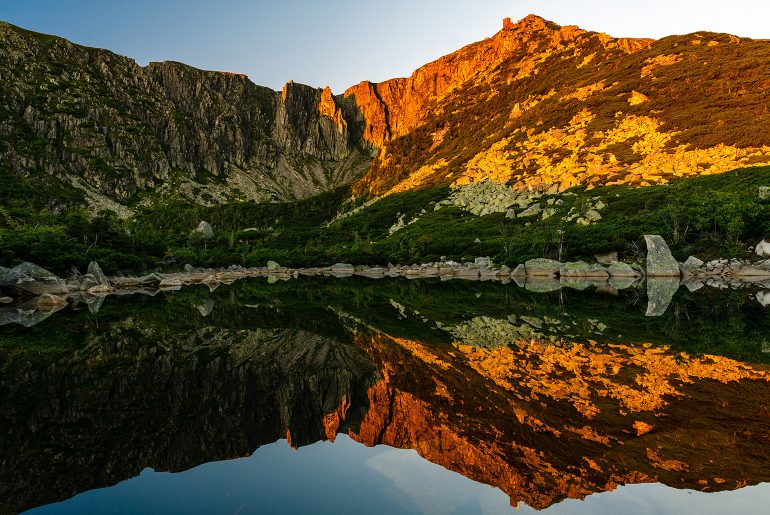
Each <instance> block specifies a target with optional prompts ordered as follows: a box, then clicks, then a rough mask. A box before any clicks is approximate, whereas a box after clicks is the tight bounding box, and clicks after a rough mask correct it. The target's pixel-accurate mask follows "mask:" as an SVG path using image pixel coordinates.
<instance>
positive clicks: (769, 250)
mask: <svg viewBox="0 0 770 515" xmlns="http://www.w3.org/2000/svg"><path fill="white" fill-rule="evenodd" d="M754 252H756V254H757V256H759V257H770V243H768V242H766V241H765V240H762V241H760V242H759V243H757V247H756V248H755V249H754Z"/></svg>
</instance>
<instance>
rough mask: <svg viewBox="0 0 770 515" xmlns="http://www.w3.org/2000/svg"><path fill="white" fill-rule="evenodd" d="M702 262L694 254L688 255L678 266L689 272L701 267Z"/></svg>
mask: <svg viewBox="0 0 770 515" xmlns="http://www.w3.org/2000/svg"><path fill="white" fill-rule="evenodd" d="M704 264H705V263H704V262H703V261H701V260H700V259H698V258H696V257H695V256H690V257H688V258H687V260H685V262H684V263H682V265H681V267H680V268H681V270H682V271H683V272H691V271H692V270H696V269H698V268H702V267H703V265H704Z"/></svg>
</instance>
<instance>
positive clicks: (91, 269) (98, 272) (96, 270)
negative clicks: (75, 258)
mask: <svg viewBox="0 0 770 515" xmlns="http://www.w3.org/2000/svg"><path fill="white" fill-rule="evenodd" d="M86 273H87V274H90V275H91V276H93V278H94V280H95V281H96V282H97V283H99V284H100V285H102V286H109V285H110V281H109V279H107V276H106V275H104V272H102V267H100V266H99V263H97V262H96V261H91V262H90V263H88V270H87V272H86Z"/></svg>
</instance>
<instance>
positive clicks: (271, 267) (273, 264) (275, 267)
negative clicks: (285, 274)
mask: <svg viewBox="0 0 770 515" xmlns="http://www.w3.org/2000/svg"><path fill="white" fill-rule="evenodd" d="M279 268H281V265H279V264H278V263H276V262H275V261H268V262H267V269H268V270H278V269H279Z"/></svg>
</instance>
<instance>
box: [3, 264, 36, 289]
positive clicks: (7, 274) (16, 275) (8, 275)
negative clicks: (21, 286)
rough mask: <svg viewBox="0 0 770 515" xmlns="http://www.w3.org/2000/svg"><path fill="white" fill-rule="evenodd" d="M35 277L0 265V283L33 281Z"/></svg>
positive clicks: (10, 283)
mask: <svg viewBox="0 0 770 515" xmlns="http://www.w3.org/2000/svg"><path fill="white" fill-rule="evenodd" d="M32 280H33V279H32V278H31V277H29V276H27V275H24V274H22V273H20V272H17V271H16V270H14V269H12V268H5V267H4V266H0V284H4V285H13V284H16V283H18V282H19V281H32Z"/></svg>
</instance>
